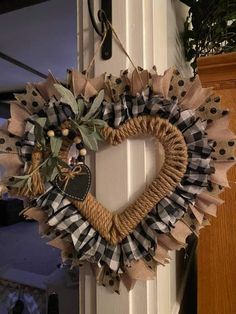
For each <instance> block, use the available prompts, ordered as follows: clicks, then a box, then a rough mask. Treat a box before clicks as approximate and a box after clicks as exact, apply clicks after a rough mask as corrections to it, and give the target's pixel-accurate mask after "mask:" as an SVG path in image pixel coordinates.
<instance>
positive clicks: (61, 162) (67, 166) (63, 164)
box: [57, 158, 70, 169]
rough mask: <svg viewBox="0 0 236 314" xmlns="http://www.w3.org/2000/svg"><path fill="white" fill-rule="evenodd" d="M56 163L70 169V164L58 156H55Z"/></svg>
mask: <svg viewBox="0 0 236 314" xmlns="http://www.w3.org/2000/svg"><path fill="white" fill-rule="evenodd" d="M57 163H58V165H59V166H61V167H62V168H67V169H70V166H69V165H68V164H67V163H66V162H65V161H63V160H61V159H60V158H57Z"/></svg>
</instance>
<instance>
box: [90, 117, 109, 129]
mask: <svg viewBox="0 0 236 314" xmlns="http://www.w3.org/2000/svg"><path fill="white" fill-rule="evenodd" d="M90 121H91V123H92V124H94V125H96V126H98V127H101V128H104V127H105V126H106V125H107V123H106V121H104V120H101V119H92V120H90Z"/></svg>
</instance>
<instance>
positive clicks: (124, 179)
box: [77, 0, 177, 314]
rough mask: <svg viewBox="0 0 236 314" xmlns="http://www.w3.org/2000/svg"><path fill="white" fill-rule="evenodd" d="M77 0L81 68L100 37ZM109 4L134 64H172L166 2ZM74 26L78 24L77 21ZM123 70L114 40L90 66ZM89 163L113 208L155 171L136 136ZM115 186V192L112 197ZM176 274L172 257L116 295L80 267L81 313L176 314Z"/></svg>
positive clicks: (148, 147) (148, 146)
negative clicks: (104, 54)
mask: <svg viewBox="0 0 236 314" xmlns="http://www.w3.org/2000/svg"><path fill="white" fill-rule="evenodd" d="M77 1H78V3H79V4H80V6H81V5H82V4H81V3H82V2H83V5H82V7H83V13H82V16H83V46H81V41H80V45H79V49H80V51H79V53H80V54H81V49H83V58H82V59H81V60H82V61H83V62H82V61H81V62H80V69H82V68H86V65H88V63H89V61H90V60H91V58H92V56H93V55H92V51H93V49H92V48H91V43H92V45H93V39H92V38H91V35H92V33H93V35H94V38H95V46H96V45H97V44H98V43H99V38H98V36H97V35H96V34H95V33H94V32H93V30H92V28H91V27H90V26H89V25H90V24H89V18H88V11H87V7H86V5H85V4H86V2H85V1H83V0H77ZM94 4H95V12H97V9H98V7H97V6H98V4H99V1H96V0H95V1H94ZM112 4H113V27H114V28H115V30H116V31H117V33H118V35H119V37H120V39H121V41H122V43H123V45H124V47H125V48H126V50H127V52H128V53H129V55H130V56H131V58H132V60H133V61H134V63H135V64H136V65H140V66H142V67H145V68H149V69H150V68H151V67H152V66H153V65H154V64H155V65H156V66H157V69H158V71H159V72H160V73H162V72H163V71H164V70H165V69H166V68H167V67H168V66H170V65H173V64H170V60H171V58H170V50H169V42H168V40H169V37H168V36H169V32H170V30H171V29H172V23H171V22H172V21H169V20H168V18H169V17H170V16H171V15H170V11H168V10H171V6H170V1H169V0H113V1H112ZM80 10H81V9H80ZM171 14H172V12H171ZM79 15H80V16H81V12H79ZM95 16H96V14H95ZM78 25H80V28H81V21H79V22H78ZM80 31H81V30H80ZM79 60H80V58H79ZM81 63H83V64H81ZM127 68H130V69H132V68H131V65H130V62H129V60H128V59H127V57H126V56H125V54H124V53H123V52H122V51H121V49H120V47H119V46H118V45H117V43H116V42H115V41H114V40H113V53H112V58H111V59H110V60H107V61H103V60H101V59H100V57H99V56H97V57H96V60H95V65H94V71H95V75H99V74H101V73H103V72H108V73H111V72H112V74H114V75H119V72H120V70H121V69H127ZM135 156H138V158H135ZM90 164H91V166H92V168H94V166H95V169H94V174H95V178H96V197H97V198H98V199H99V200H100V201H101V202H102V203H103V204H104V205H105V206H107V207H109V208H110V209H112V210H114V209H118V208H122V204H124V203H127V202H130V201H131V200H132V199H133V198H134V197H135V192H136V191H137V190H138V189H139V188H140V186H142V185H144V184H145V183H146V182H148V181H150V180H151V178H152V175H153V169H156V168H157V167H158V165H157V164H156V159H155V154H154V152H153V145H152V143H150V141H148V140H146V141H143V140H138V139H137V140H128V141H126V142H125V143H123V144H122V145H120V146H119V147H117V148H114V149H113V148H109V149H107V147H106V145H103V146H102V147H101V149H100V151H99V152H98V153H96V156H95V158H94V156H91V157H90ZM136 169H139V171H138V172H137V170H136ZM114 178H115V179H114ZM112 180H113V181H112ZM111 182H112V184H111ZM114 188H115V189H116V191H119V192H116V193H115V197H114V196H113V195H114ZM175 277H176V276H175V258H174V255H173V261H172V262H171V264H170V265H167V266H166V267H165V268H164V267H162V266H160V267H158V271H157V278H156V279H155V280H154V281H148V282H139V283H137V284H136V286H135V288H134V289H133V290H132V291H131V292H130V293H128V292H127V291H126V288H125V287H124V286H123V285H122V286H121V295H120V296H118V295H116V294H111V293H110V292H109V291H107V290H106V289H105V288H104V287H98V286H96V285H95V281H94V279H93V277H92V276H91V274H90V273H89V270H88V269H86V270H82V271H81V282H80V291H81V292H80V296H81V300H80V303H81V309H80V314H171V313H172V314H174V313H173V310H174V309H175V308H176V294H177V287H176V280H175ZM90 303H91V304H90Z"/></svg>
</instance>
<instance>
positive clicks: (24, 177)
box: [14, 174, 30, 180]
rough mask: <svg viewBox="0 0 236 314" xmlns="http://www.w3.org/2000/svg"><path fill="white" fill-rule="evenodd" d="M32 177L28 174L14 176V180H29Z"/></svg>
mask: <svg viewBox="0 0 236 314" xmlns="http://www.w3.org/2000/svg"><path fill="white" fill-rule="evenodd" d="M29 177H30V174H26V175H24V176H14V178H16V179H21V180H22V179H28V178H29Z"/></svg>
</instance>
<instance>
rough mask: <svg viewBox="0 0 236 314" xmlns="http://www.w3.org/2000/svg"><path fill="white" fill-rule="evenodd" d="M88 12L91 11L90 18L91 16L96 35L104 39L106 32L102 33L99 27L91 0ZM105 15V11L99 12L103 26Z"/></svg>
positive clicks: (89, 0)
mask: <svg viewBox="0 0 236 314" xmlns="http://www.w3.org/2000/svg"><path fill="white" fill-rule="evenodd" d="M88 11H89V16H90V19H91V22H92V25H93V28H94V29H95V31H96V33H97V34H98V35H99V36H101V37H103V36H104V31H102V29H101V30H100V29H99V27H98V25H97V22H96V21H95V18H94V14H93V9H92V3H91V0H88ZM105 15H106V14H105V12H104V11H103V12H101V10H99V11H98V19H99V21H100V22H101V24H103V22H104V20H103V18H104V16H105ZM102 28H103V27H102Z"/></svg>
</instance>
